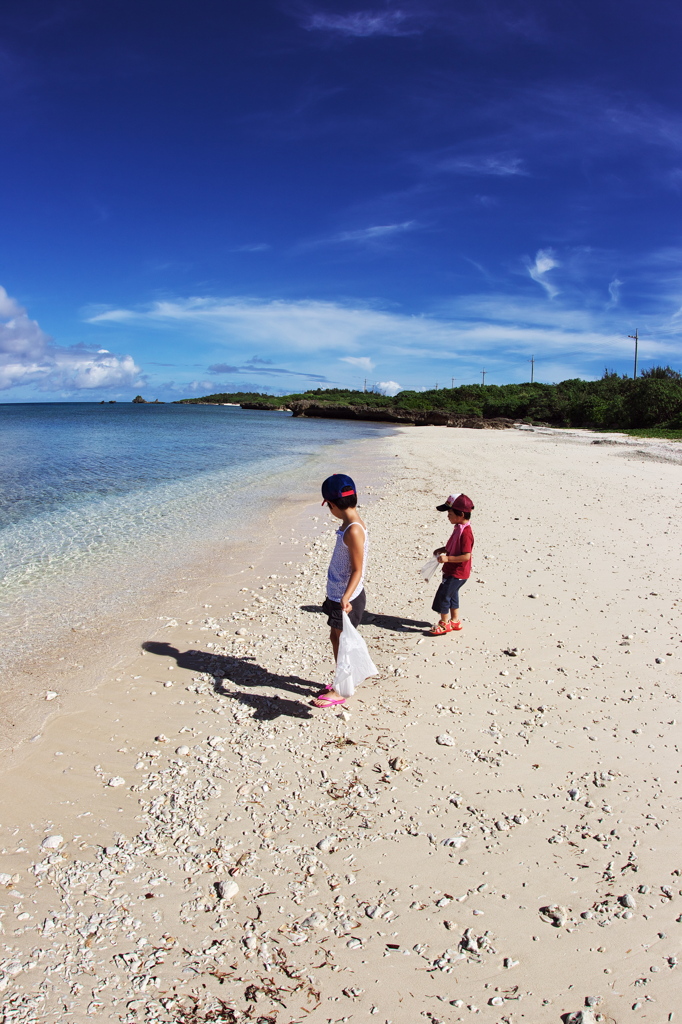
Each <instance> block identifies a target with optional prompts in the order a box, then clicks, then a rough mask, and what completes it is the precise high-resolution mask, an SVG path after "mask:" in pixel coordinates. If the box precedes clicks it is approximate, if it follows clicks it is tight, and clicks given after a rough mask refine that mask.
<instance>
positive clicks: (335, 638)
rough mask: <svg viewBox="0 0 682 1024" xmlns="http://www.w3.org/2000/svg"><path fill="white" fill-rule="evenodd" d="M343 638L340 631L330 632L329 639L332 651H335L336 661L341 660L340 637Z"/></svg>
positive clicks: (333, 630)
mask: <svg viewBox="0 0 682 1024" xmlns="http://www.w3.org/2000/svg"><path fill="white" fill-rule="evenodd" d="M340 636H341V630H340V629H334V627H333V626H332V628H331V629H330V630H329V639H330V640H331V644H332V650H333V651H334V661H338V660H339V637H340Z"/></svg>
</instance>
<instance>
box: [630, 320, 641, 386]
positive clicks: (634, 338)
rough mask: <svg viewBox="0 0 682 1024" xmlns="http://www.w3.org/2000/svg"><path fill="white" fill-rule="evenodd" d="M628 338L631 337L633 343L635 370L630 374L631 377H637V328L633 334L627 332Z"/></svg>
mask: <svg viewBox="0 0 682 1024" xmlns="http://www.w3.org/2000/svg"><path fill="white" fill-rule="evenodd" d="M628 338H632V340H633V341H634V343H635V372H634V373H633V374H632V379H633V380H636V379H637V347H638V345H639V328H638V327H636V328H635V333H634V334H628Z"/></svg>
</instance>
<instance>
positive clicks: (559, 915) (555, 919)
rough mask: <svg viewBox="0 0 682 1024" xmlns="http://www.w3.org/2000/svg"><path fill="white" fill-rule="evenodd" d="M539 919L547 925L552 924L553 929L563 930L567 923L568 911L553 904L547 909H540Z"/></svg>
mask: <svg viewBox="0 0 682 1024" xmlns="http://www.w3.org/2000/svg"><path fill="white" fill-rule="evenodd" d="M540 917H541V918H542V920H543V921H546V922H547V924H553V925H554V927H555V928H563V926H564V925H565V924H566V922H567V921H568V910H567V909H566V907H561V906H559V905H558V904H557V903H553V904H552V905H551V906H549V907H540Z"/></svg>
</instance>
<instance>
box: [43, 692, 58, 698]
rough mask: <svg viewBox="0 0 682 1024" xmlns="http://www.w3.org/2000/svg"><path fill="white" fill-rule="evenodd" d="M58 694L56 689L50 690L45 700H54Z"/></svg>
mask: <svg viewBox="0 0 682 1024" xmlns="http://www.w3.org/2000/svg"><path fill="white" fill-rule="evenodd" d="M58 696H59V694H58V693H57V691H56V690H48V691H47V693H46V694H45V700H54V699H55V697H58Z"/></svg>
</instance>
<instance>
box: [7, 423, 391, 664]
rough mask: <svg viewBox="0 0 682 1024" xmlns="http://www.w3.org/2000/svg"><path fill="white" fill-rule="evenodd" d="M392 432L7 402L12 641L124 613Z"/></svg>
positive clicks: (13, 644)
mask: <svg viewBox="0 0 682 1024" xmlns="http://www.w3.org/2000/svg"><path fill="white" fill-rule="evenodd" d="M387 432H388V431H387V429H386V428H385V427H377V426H374V425H372V424H369V423H353V422H347V421H342V420H337V421H332V420H316V419H312V420H305V419H294V418H293V417H291V416H290V415H289V414H286V413H264V412H257V411H248V410H242V409H238V408H229V407H210V406H196V405H194V406H177V405H159V406H152V405H133V404H132V403H124V404H123V403H120V404H116V405H108V404H107V405H99V404H89V403H73V404H44V405H38V404H36V405H0V643H2V645H3V647H4V649H5V651H6V652H7V653H8V654H10V655H12V654H14V655H20V654H21V653H22V652H26V653H28V652H29V651H30V650H32V649H34V648H38V647H39V646H40V644H41V643H44V642H45V641H48V642H49V640H50V639H51V638H56V637H57V636H59V635H61V634H63V632H64V630H66V629H68V628H73V627H74V626H78V625H80V624H82V623H84V622H86V621H88V622H92V620H93V618H94V617H96V616H97V615H101V616H104V617H106V616H108V615H117V614H121V615H123V614H125V610H126V607H127V606H129V605H130V602H131V600H132V597H133V595H139V594H140V593H141V592H142V591H143V590H148V589H149V588H150V587H153V586H162V585H164V584H166V583H168V582H169V581H171V580H172V579H173V576H174V573H177V571H178V567H179V566H181V565H183V564H188V563H190V562H191V561H192V559H193V558H195V557H198V555H199V553H200V551H201V552H202V553H203V555H204V556H205V554H206V546H207V545H211V544H214V545H216V550H217V549H218V547H221V549H224V547H225V545H226V544H229V543H231V542H235V543H237V542H239V541H243V540H246V539H247V538H248V534H249V531H250V530H251V531H252V530H253V529H254V528H255V524H258V523H260V524H262V523H263V522H264V513H265V512H266V511H267V510H272V507H273V505H274V504H275V503H276V502H277V501H279V500H283V501H287V500H288V499H290V498H291V497H295V496H297V495H300V494H301V493H303V492H306V491H308V490H309V489H310V488H311V486H312V485H313V483H316V484H317V485H318V486H319V482H318V481H317V476H318V475H319V473H321V472H324V473H326V472H335V471H337V470H338V471H343V470H345V471H346V472H348V471H350V470H351V469H352V467H349V466H347V464H346V462H345V461H344V457H343V445H344V442H348V441H350V440H359V439H362V438H367V437H376V436H377V435H378V434H382V433H387ZM337 463H338V465H337ZM10 660H11V658H10Z"/></svg>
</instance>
